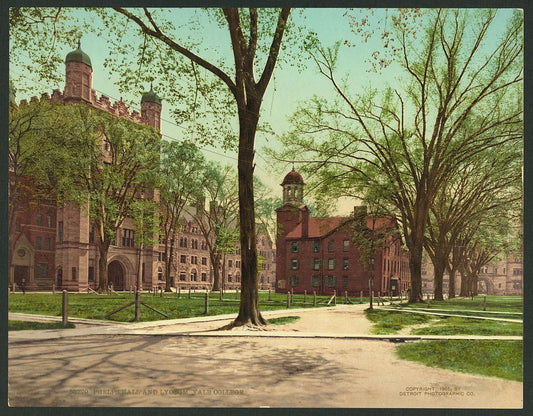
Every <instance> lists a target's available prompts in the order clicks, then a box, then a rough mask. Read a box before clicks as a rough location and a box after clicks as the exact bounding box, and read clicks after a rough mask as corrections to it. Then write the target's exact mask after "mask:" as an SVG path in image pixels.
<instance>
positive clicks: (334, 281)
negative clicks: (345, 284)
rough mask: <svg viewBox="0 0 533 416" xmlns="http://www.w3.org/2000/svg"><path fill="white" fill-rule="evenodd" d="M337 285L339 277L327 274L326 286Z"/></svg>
mask: <svg viewBox="0 0 533 416" xmlns="http://www.w3.org/2000/svg"><path fill="white" fill-rule="evenodd" d="M335 286H337V279H336V278H335V276H326V287H335Z"/></svg>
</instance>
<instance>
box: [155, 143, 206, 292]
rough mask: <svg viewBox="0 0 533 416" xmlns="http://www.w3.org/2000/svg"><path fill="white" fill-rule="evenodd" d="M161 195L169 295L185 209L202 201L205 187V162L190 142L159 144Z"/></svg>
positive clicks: (162, 229)
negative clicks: (176, 246)
mask: <svg viewBox="0 0 533 416" xmlns="http://www.w3.org/2000/svg"><path fill="white" fill-rule="evenodd" d="M161 150H162V154H161V172H160V181H159V183H160V195H161V211H162V212H161V232H162V239H163V244H164V245H165V251H164V260H165V291H166V292H170V290H171V289H170V287H171V284H172V279H171V269H172V265H173V264H174V259H175V258H176V249H175V242H176V236H177V233H178V232H179V231H180V228H181V220H182V214H183V213H184V212H185V208H186V206H187V205H188V204H189V205H190V204H193V203H196V201H198V199H201V193H202V192H203V188H204V186H205V180H206V179H207V177H206V175H204V166H205V158H204V157H203V155H202V154H201V153H200V150H199V149H198V148H197V147H196V145H195V144H193V143H190V142H187V141H185V142H182V143H178V142H168V141H163V142H162V149H161Z"/></svg>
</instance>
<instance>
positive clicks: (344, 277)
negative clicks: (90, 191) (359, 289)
mask: <svg viewBox="0 0 533 416" xmlns="http://www.w3.org/2000/svg"><path fill="white" fill-rule="evenodd" d="M342 287H348V276H342Z"/></svg>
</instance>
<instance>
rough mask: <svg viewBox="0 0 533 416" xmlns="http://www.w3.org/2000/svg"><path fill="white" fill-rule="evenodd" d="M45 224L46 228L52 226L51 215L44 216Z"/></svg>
mask: <svg viewBox="0 0 533 416" xmlns="http://www.w3.org/2000/svg"><path fill="white" fill-rule="evenodd" d="M46 226H47V227H48V228H51V227H52V216H51V215H47V216H46Z"/></svg>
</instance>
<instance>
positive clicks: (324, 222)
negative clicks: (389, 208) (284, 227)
mask: <svg viewBox="0 0 533 416" xmlns="http://www.w3.org/2000/svg"><path fill="white" fill-rule="evenodd" d="M351 221H354V218H353V217H322V218H309V229H308V233H307V238H324V237H326V236H327V235H329V234H331V233H332V232H333V231H335V230H337V229H338V228H340V227H341V226H343V225H344V224H346V223H349V222H351ZM366 225H367V227H368V228H375V229H387V228H389V229H392V228H394V222H393V220H392V219H391V218H388V217H378V218H376V219H375V221H374V220H373V217H372V216H368V217H367V220H366ZM285 238H287V239H299V238H302V223H301V222H300V223H299V224H298V225H297V226H296V227H295V228H294V229H293V230H292V231H290V232H289V233H288V234H287V235H286V237H285Z"/></svg>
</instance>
